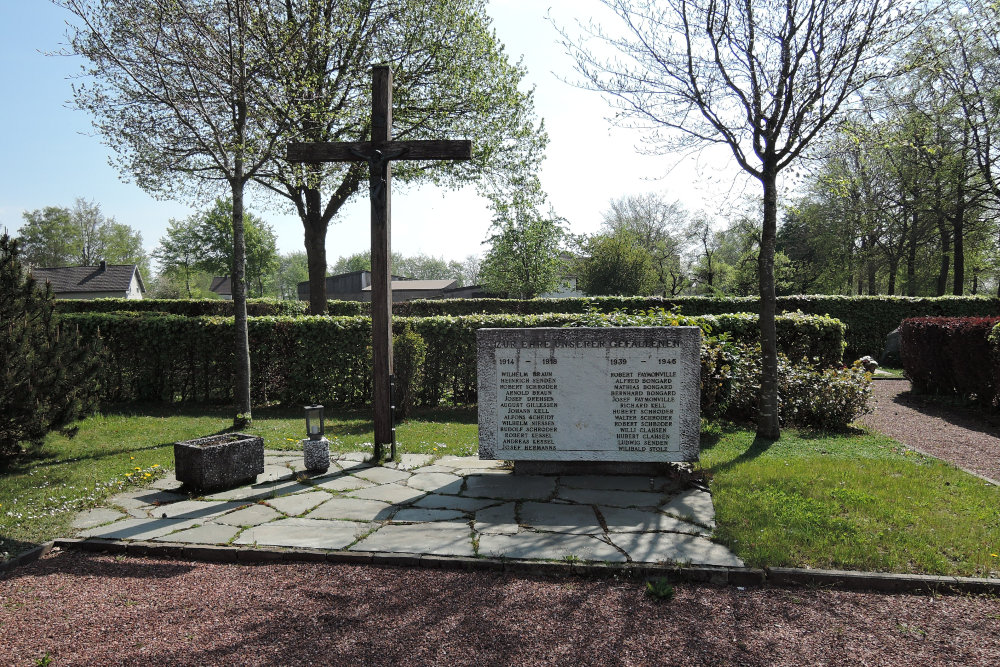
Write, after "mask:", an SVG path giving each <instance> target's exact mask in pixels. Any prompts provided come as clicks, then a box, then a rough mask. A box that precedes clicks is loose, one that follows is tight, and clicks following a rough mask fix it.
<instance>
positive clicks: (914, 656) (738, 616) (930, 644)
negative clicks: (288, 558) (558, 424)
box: [0, 551, 1000, 667]
mask: <svg viewBox="0 0 1000 667" xmlns="http://www.w3.org/2000/svg"><path fill="white" fill-rule="evenodd" d="M46 653H48V654H49V656H50V657H51V658H52V663H51V664H52V665H223V664H225V665H448V666H449V667H452V666H454V665H477V666H479V665H713V666H717V665H996V664H998V663H1000V600H998V599H996V598H986V597H954V596H944V597H934V596H927V595H881V594H875V593H858V592H844V591H831V590H818V589H806V588H801V589H781V588H750V589H746V590H741V589H739V588H736V587H719V586H711V585H696V584H679V585H678V586H677V595H676V597H675V598H674V599H673V600H672V601H670V602H656V601H653V600H652V599H650V598H648V597H646V596H645V595H644V594H643V590H642V587H641V583H640V582H635V581H625V582H620V581H603V580H602V581H592V580H584V579H548V578H531V577H523V576H514V575H509V574H502V573H486V572H452V571H443V570H439V571H433V570H413V569H402V568H390V567H385V568H379V567H369V566H355V565H335V564H285V563H281V564H266V565H234V564H215V563H189V562H178V561H163V560H154V559H140V558H132V557H122V556H118V557H114V556H109V555H98V554H90V553H84V552H75V551H72V552H54V553H53V554H51V555H49V556H47V557H46V558H44V559H42V560H40V561H38V562H36V563H33V564H31V565H28V566H26V567H23V568H19V569H17V570H15V571H13V572H12V573H10V575H9V576H8V577H7V578H6V579H3V580H0V664H4V665H35V664H38V662H37V661H38V660H39V658H41V657H42V656H44V655H45V654H46Z"/></svg>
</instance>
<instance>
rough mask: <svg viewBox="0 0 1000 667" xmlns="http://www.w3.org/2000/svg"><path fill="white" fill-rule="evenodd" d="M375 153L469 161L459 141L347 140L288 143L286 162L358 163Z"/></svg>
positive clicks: (466, 146)
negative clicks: (397, 153) (377, 151)
mask: <svg viewBox="0 0 1000 667" xmlns="http://www.w3.org/2000/svg"><path fill="white" fill-rule="evenodd" d="M375 150H380V151H382V152H383V154H389V155H391V154H393V153H396V152H402V154H401V155H400V156H399V158H398V159H401V160H469V159H471V158H472V142H471V141H469V140H468V139H462V140H459V141H382V142H377V143H376V142H373V141H347V142H336V143H333V142H326V143H292V144H288V152H287V159H288V161H289V162H314V163H319V162H359V161H360V160H361V158H359V157H358V154H359V153H360V154H363V155H372V154H373V152H374V151H375Z"/></svg>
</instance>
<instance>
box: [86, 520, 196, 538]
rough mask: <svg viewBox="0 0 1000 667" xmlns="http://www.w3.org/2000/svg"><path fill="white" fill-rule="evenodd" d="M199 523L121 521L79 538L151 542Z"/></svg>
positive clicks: (180, 521) (92, 529) (88, 531)
mask: <svg viewBox="0 0 1000 667" xmlns="http://www.w3.org/2000/svg"><path fill="white" fill-rule="evenodd" d="M198 523H201V522H200V521H198V520H197V519H123V520H121V521H116V522H114V523H110V524H108V525H107V526H101V527H99V528H90V529H88V530H84V531H82V532H81V533H80V537H103V538H106V539H110V540H153V539H156V538H157V537H162V536H163V535H168V534H170V533H172V532H174V531H177V530H184V529H185V528H191V527H192V526H194V525H196V524H198Z"/></svg>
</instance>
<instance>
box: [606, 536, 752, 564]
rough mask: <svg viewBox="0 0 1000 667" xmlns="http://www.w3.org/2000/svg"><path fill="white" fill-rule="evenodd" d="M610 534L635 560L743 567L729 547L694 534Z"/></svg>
mask: <svg viewBox="0 0 1000 667" xmlns="http://www.w3.org/2000/svg"><path fill="white" fill-rule="evenodd" d="M609 537H610V539H611V541H612V542H614V544H616V545H617V546H619V547H621V548H622V549H624V550H625V552H626V553H628V554H629V556H631V557H632V560H633V561H637V562H651V563H660V562H674V563H692V564H698V565H722V566H729V567H743V561H742V560H740V559H739V558H737V557H736V555H735V554H734V553H733V552H731V551H730V550H729V549H727V548H725V547H724V546H722V545H721V544H716V543H714V542H711V541H709V540H707V539H706V538H704V537H699V536H697V535H680V534H677V533H616V534H614V535H610V536H609Z"/></svg>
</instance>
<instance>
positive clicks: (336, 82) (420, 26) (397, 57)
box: [256, 0, 547, 313]
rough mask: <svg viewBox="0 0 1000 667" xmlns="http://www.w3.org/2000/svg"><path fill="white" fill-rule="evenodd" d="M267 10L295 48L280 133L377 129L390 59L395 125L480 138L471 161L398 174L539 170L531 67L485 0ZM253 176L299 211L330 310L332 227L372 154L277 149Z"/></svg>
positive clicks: (324, 135) (317, 283)
mask: <svg viewBox="0 0 1000 667" xmlns="http://www.w3.org/2000/svg"><path fill="white" fill-rule="evenodd" d="M269 16H270V19H269V20H270V21H271V23H272V24H273V25H274V26H276V28H275V32H276V33H277V34H281V35H282V37H283V39H284V43H285V44H286V45H287V46H288V47H289V49H290V50H289V52H288V53H287V54H286V55H285V56H284V57H283V58H282V59H280V60H278V61H275V64H276V65H277V66H279V68H280V71H279V72H278V73H277V76H276V79H275V80H276V82H277V85H278V87H279V88H280V90H281V94H280V98H281V100H282V103H281V105H280V106H279V107H277V108H276V109H275V113H277V114H278V115H279V116H280V117H281V118H282V119H284V120H286V121H287V122H288V124H289V127H288V130H287V132H285V133H284V134H283V135H282V137H281V139H282V142H284V141H305V142H325V141H365V140H368V138H369V135H370V131H371V129H370V127H369V125H370V104H369V103H367V102H368V100H370V96H371V75H370V71H369V64H370V63H373V62H382V63H390V64H391V65H392V69H393V110H392V121H393V135H394V136H396V137H398V138H400V139H444V138H449V137H454V138H469V139H472V144H473V159H472V160H471V161H468V162H440V161H436V162H424V163H414V162H409V161H397V162H395V163H394V164H393V167H392V172H393V176H392V177H393V180H395V181H398V182H402V183H409V184H417V183H423V182H428V181H430V182H434V183H437V184H440V185H446V186H458V185H461V184H464V183H466V182H469V181H476V182H478V183H479V187H480V190H481V191H483V192H484V193H485V192H492V191H504V190H507V189H509V188H510V181H511V178H516V177H519V176H520V175H522V174H525V173H534V172H535V171H536V170H537V167H538V162H539V160H540V159H541V152H542V150H543V149H544V146H545V144H546V142H547V137H546V135H545V133H544V131H543V129H542V127H541V124H540V123H538V122H537V121H536V119H535V117H534V112H533V101H532V94H531V92H525V91H522V90H520V89H519V85H520V83H521V82H522V79H523V77H524V73H525V72H524V68H523V67H521V66H520V65H519V64H511V63H510V62H509V61H508V59H507V56H506V54H505V53H504V52H503V47H502V45H501V44H500V43H499V42H498V41H497V39H496V36H495V34H494V33H493V31H492V29H491V27H490V19H489V17H488V15H487V13H486V10H485V2H484V0H430V1H428V0H350V1H345V0H288V1H287V2H283V3H275V7H274V10H273V11H272V12H271V14H270V15H269ZM256 178H257V180H258V181H259V182H260V183H261V184H262V185H264V186H265V187H266V188H268V189H270V190H271V191H272V192H274V193H276V194H278V195H279V196H281V197H284V198H286V199H287V200H288V201H289V202H290V203H291V204H292V205H293V206H294V208H295V210H296V212H297V213H298V215H299V218H300V219H301V220H302V224H303V227H304V228H305V246H306V252H307V253H308V257H309V281H310V289H309V294H310V312H313V313H324V312H326V283H325V280H324V277H325V272H326V268H327V259H326V235H327V230H328V228H329V225H330V223H331V221H332V220H333V219H334V218H335V216H336V215H337V213H338V212H339V211H340V209H341V208H342V206H343V205H344V204H345V203H346V202H347V201H349V200H350V199H351V198H352V197H354V196H355V195H356V194H357V193H358V192H359V189H360V188H362V187H363V184H365V183H367V166H365V165H363V164H361V163H350V164H325V165H302V164H289V163H287V162H285V161H283V160H281V159H278V160H273V161H271V162H270V163H269V164H268V168H267V169H265V170H262V171H261V172H259V173H258V174H257V175H256ZM400 272H401V271H400V269H398V268H396V267H394V268H393V273H396V274H397V275H398V274H399V273H400Z"/></svg>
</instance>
